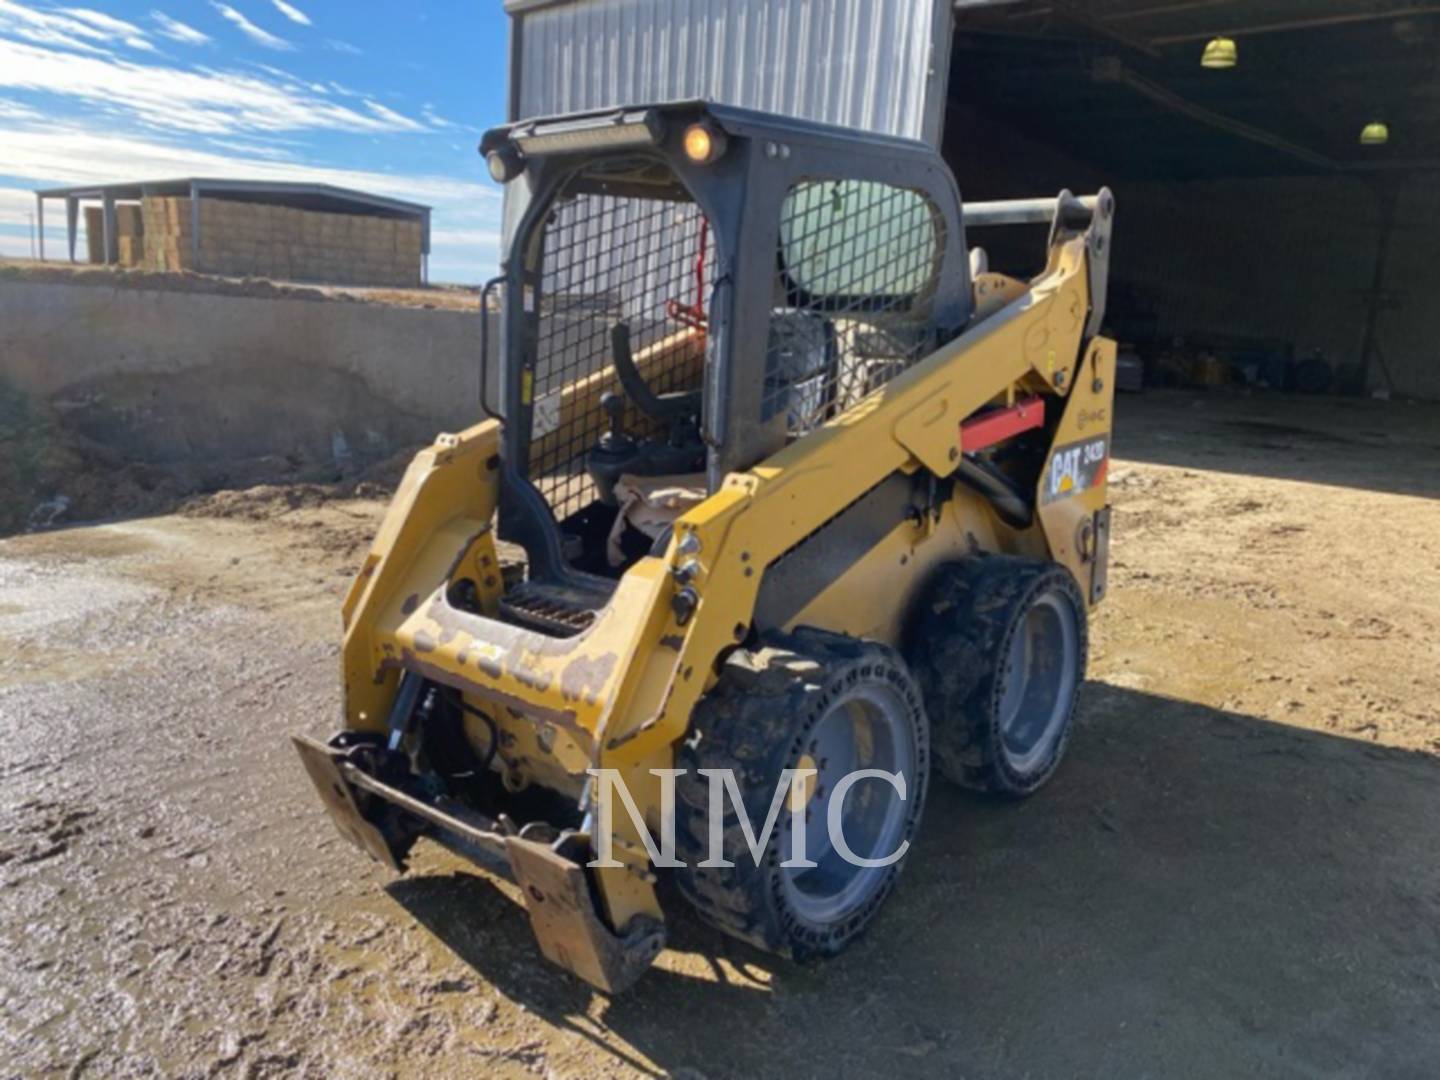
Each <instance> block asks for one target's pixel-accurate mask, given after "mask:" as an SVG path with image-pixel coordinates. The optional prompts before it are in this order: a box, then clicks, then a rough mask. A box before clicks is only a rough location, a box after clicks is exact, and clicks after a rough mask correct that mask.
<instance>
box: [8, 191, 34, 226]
mask: <svg viewBox="0 0 1440 1080" xmlns="http://www.w3.org/2000/svg"><path fill="white" fill-rule="evenodd" d="M34 212H35V193H34V192H33V191H26V190H25V189H24V188H13V187H0V221H8V222H11V223H14V222H24V221H26V220H28V219H27V218H26V217H25V215H26V214H33V213H34Z"/></svg>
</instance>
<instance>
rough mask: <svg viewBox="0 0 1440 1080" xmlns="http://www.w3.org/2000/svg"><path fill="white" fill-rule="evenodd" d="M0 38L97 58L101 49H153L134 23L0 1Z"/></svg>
mask: <svg viewBox="0 0 1440 1080" xmlns="http://www.w3.org/2000/svg"><path fill="white" fill-rule="evenodd" d="M0 34H3V35H7V36H9V37H12V38H19V39H20V40H22V41H29V42H32V43H34V44H36V45H50V46H54V47H56V48H61V49H70V50H73V51H75V52H88V53H97V54H98V53H103V52H104V51H105V50H104V49H102V48H100V46H102V45H114V44H123V45H127V46H129V47H130V48H132V49H141V50H145V51H153V50H154V48H155V47H154V46H153V45H151V44H150V42H149V41H148V40H146V37H145V32H144V31H143V30H141V29H140V28H139V27H138V26H136V25H135V24H134V23H128V22H126V21H125V20H123V19H117V18H115V17H114V16H111V15H106V14H104V13H103V12H99V11H92V10H91V9H90V8H62V9H60V10H59V11H42V10H39V9H36V8H31V7H26V6H25V5H24V4H17V3H15V2H14V0H0Z"/></svg>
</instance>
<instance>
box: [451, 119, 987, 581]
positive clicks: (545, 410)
mask: <svg viewBox="0 0 1440 1080" xmlns="http://www.w3.org/2000/svg"><path fill="white" fill-rule="evenodd" d="M480 148H481V152H482V153H483V154H484V155H485V156H486V159H487V162H488V163H489V165H490V171H491V175H492V176H493V177H494V178H495V179H496V180H498V181H501V182H504V183H507V184H509V185H510V190H509V191H508V192H507V197H508V199H509V201H510V206H509V209H508V215H509V218H508V220H509V221H510V222H511V223H512V227H511V228H510V229H509V236H508V248H507V251H506V254H505V258H504V261H503V263H502V274H501V278H500V279H498V280H500V281H503V283H504V285H505V290H504V304H503V308H502V311H503V322H502V333H501V350H500V351H501V358H502V363H501V370H500V379H499V384H500V399H501V406H500V410H499V411H500V413H501V418H502V419H503V421H504V426H505V431H504V436H503V440H502V450H501V459H502V461H501V493H500V504H499V535H500V536H501V537H502V538H503V539H506V540H510V541H513V542H515V543H517V544H519V545H520V546H521V547H523V548H524V550H525V552H526V555H527V559H528V564H529V577H530V580H531V581H534V582H539V583H548V584H549V585H550V586H551V587H554V588H559V589H562V590H564V591H565V593H566V597H567V599H569V600H575V599H576V598H577V597H578V598H579V600H578V602H579V603H581V604H582V605H583V604H584V603H585V600H584V597H586V596H589V597H590V598H591V599H592V601H593V603H594V605H595V606H599V605H602V604H603V603H604V598H605V596H606V595H607V594H608V592H609V589H610V587H611V584H612V581H613V578H612V579H611V580H607V577H606V575H605V573H604V570H603V568H602V567H601V566H599V565H598V562H597V556H595V554H594V549H595V548H596V546H597V543H598V544H599V546H600V547H602V548H603V547H604V546H605V545H604V543H603V537H604V536H605V535H606V534H607V532H608V533H611V534H612V538H611V539H612V542H611V545H610V551H611V555H612V560H611V561H612V564H613V562H614V556H615V554H616V550H617V544H616V542H615V541H614V533H618V532H619V530H618V529H616V527H615V526H614V521H615V516H616V504H617V502H618V501H619V500H618V499H617V497H616V494H615V485H616V481H617V480H619V479H620V478H621V476H622V475H627V473H630V474H633V473H638V474H639V475H642V476H646V477H652V478H660V480H661V481H662V482H663V481H667V480H670V479H676V478H680V477H683V476H686V475H687V474H688V476H689V478H690V479H691V480H692V481H694V483H693V486H692V488H691V489H690V490H691V491H692V492H693V497H703V496H705V495H708V494H713V493H714V492H715V491H716V490H718V488H719V487H720V485H721V484H722V483H723V482H724V479H725V477H726V476H727V475H728V474H730V473H733V472H739V471H743V470H745V469H748V468H750V467H752V466H754V465H756V464H757V463H759V462H761V461H763V460H764V459H765V458H767V457H769V456H770V455H771V454H773V453H775V452H777V451H778V450H780V449H782V448H783V447H784V446H785V445H786V444H787V442H789V441H791V440H792V439H794V438H796V437H799V436H800V435H803V434H805V433H807V432H808V431H810V430H813V429H814V428H816V427H819V426H821V425H822V424H823V423H825V422H827V421H828V420H830V419H833V418H834V417H835V416H837V415H839V414H840V413H841V412H843V411H845V410H846V409H847V408H849V407H851V406H852V405H854V404H855V403H856V402H858V401H859V400H860V399H861V398H863V397H864V396H866V395H867V394H869V393H871V392H874V391H876V390H878V389H879V388H880V386H882V385H883V383H884V382H885V381H887V380H888V378H890V377H891V376H893V375H894V374H898V373H899V372H900V371H902V370H904V368H905V367H907V366H909V364H911V363H914V362H916V361H918V360H919V359H922V358H923V357H924V356H926V355H928V354H929V353H930V352H931V351H933V350H934V349H935V348H936V347H938V346H939V345H940V344H943V343H944V342H945V341H948V340H949V339H950V338H952V337H954V336H955V335H956V334H958V333H959V332H960V331H961V330H962V329H964V327H965V325H966V324H967V322H968V320H969V319H970V316H971V314H972V300H971V291H970V281H969V274H970V271H969V259H968V256H967V253H966V246H965V235H964V230H963V223H962V218H961V203H960V194H959V191H958V190H957V188H956V185H955V181H954V177H953V174H952V173H951V171H950V169H949V167H948V166H947V165H946V164H945V163H944V161H943V160H942V159H941V158H940V156H939V154H938V153H937V152H936V151H935V150H934V149H933V148H931V147H930V146H928V145H926V144H923V143H919V142H914V141H910V140H904V139H897V138H891V137H886V136H878V135H874V134H869V133H860V132H854V131H850V130H848V129H842V128H836V127H831V126H828V125H821V124H814V123H810V122H807V121H801V120H788V119H785V118H781V117H776V116H773V115H769V114H763V113H757V112H753V111H750V110H746V109H738V108H732V107H727V106H719V105H713V104H708V103H703V102H679V103H670V104H659V105H651V106H642V107H631V108H625V109H616V110H608V111H602V112H593V113H585V114H577V115H572V116H566V117H559V118H553V119H540V120H528V121H524V122H521V123H516V124H510V125H506V126H503V127H499V128H495V129H493V130H491V131H489V132H487V133H486V135H485V136H484V139H483V140H482V142H481V147H480ZM487 362H488V358H487ZM632 539H633V538H632ZM668 541H669V536H668V534H667V533H665V532H659V533H658V535H657V536H655V538H654V550H653V553H656V554H662V553H663V551H664V548H665V546H666V545H667V544H668ZM585 552H588V553H589V554H588V557H583V558H582V557H578V556H582V554H583V553H585ZM644 553H645V552H643V551H641V552H640V554H644ZM620 565H621V566H622V567H623V566H624V565H628V564H626V563H624V562H623V560H622V562H621V564H620ZM597 571H598V572H597ZM551 599H552V600H553V599H554V598H553V597H552V598H551Z"/></svg>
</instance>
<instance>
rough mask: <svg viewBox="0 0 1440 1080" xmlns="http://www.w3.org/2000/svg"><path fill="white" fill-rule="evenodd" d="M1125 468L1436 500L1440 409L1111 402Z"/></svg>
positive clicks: (1164, 393) (1164, 394)
mask: <svg viewBox="0 0 1440 1080" xmlns="http://www.w3.org/2000/svg"><path fill="white" fill-rule="evenodd" d="M1115 413H1116V421H1115V453H1116V454H1117V456H1119V457H1120V458H1122V459H1125V460H1128V461H1144V462H1149V463H1151V464H1154V465H1170V466H1174V467H1177V468H1186V469H1200V470H1205V471H1214V472H1228V473H1242V474H1245V475H1250V476H1263V477H1270V478H1272V479H1276V480H1298V481H1303V482H1307V483H1313V484H1327V485H1332V486H1341V487H1353V488H1363V489H1366V490H1369V491H1382V492H1390V493H1393V494H1397V495H1418V496H1421V497H1424V498H1431V499H1434V498H1440V471H1437V470H1436V468H1435V461H1436V460H1437V458H1440V404H1437V403H1435V402H1404V401H1373V400H1370V399H1369V398H1351V397H1335V396H1330V395H1314V394H1309V395H1307V394H1279V393H1270V392H1254V393H1244V392H1236V391H1230V390H1212V391H1185V390H1146V391H1145V392H1144V393H1142V394H1121V395H1120V396H1119V397H1118V398H1117V399H1116V402H1115Z"/></svg>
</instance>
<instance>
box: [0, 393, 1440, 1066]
mask: <svg viewBox="0 0 1440 1080" xmlns="http://www.w3.org/2000/svg"><path fill="white" fill-rule="evenodd" d="M1117 413H1118V424H1119V434H1118V452H1119V455H1120V456H1119V459H1118V460H1117V461H1116V463H1115V466H1114V469H1113V472H1112V480H1113V495H1114V502H1115V505H1116V515H1115V530H1114V532H1115V539H1114V546H1113V550H1112V567H1113V570H1112V584H1111V591H1110V596H1109V599H1108V600H1107V601H1106V604H1105V605H1104V607H1103V608H1102V609H1101V610H1100V611H1099V612H1098V613H1097V615H1096V618H1095V623H1094V645H1095V648H1094V656H1093V659H1092V666H1091V681H1090V682H1089V683H1088V684H1087V686H1086V688H1085V690H1084V695H1083V698H1082V708H1081V713H1080V718H1079V731H1078V735H1077V738H1076V740H1075V743H1074V745H1073V749H1072V751H1071V756H1070V758H1069V759H1068V761H1067V763H1066V766H1065V768H1064V769H1063V770H1062V772H1061V774H1060V776H1059V777H1058V778H1057V780H1056V781H1055V782H1054V783H1053V784H1052V785H1051V786H1050V787H1048V788H1047V789H1046V790H1045V791H1044V792H1043V793H1042V794H1041V795H1039V796H1037V797H1036V798H1034V799H1032V800H1030V801H1027V802H1025V803H1020V804H1005V805H1000V804H996V803H992V802H987V801H985V800H981V799H977V798H972V797H970V796H968V795H964V794H961V793H957V792H953V791H948V790H945V789H943V788H936V789H933V791H932V798H931V802H930V804H929V806H928V808H927V814H926V822H925V827H924V829H923V831H922V835H921V838H920V841H919V843H918V845H917V849H916V851H915V855H914V858H913V859H912V861H911V863H910V864H909V869H908V870H907V873H906V878H905V880H904V882H903V883H902V884H901V886H900V888H899V890H898V891H897V893H896V895H895V896H894V898H893V899H892V900H891V902H890V904H889V905H888V907H887V909H886V912H885V914H884V916H883V917H882V918H881V919H880V921H879V922H878V924H877V925H876V927H875V928H874V930H873V931H872V932H871V933H870V934H869V935H868V936H867V937H866V938H865V939H864V940H862V941H861V942H860V943H859V944H858V945H857V946H856V947H855V948H853V949H852V950H850V951H849V952H848V953H847V954H846V955H845V956H843V957H842V958H840V959H839V960H837V961H834V962H831V963H829V964H825V965H822V966H818V967H804V968H802V967H796V966H794V965H791V964H787V963H783V962H779V961H777V960H775V959H774V958H772V957H769V956H767V955H765V954H762V953H759V952H756V951H754V950H751V949H749V948H746V947H744V946H741V945H738V944H736V943H734V942H731V941H729V940H728V939H725V938H723V937H721V936H719V935H718V934H716V933H715V932H713V931H711V930H709V929H708V928H706V927H705V926H703V925H702V924H700V923H698V922H697V921H696V920H694V919H693V918H691V917H689V916H688V915H687V914H686V913H685V912H684V910H683V907H681V906H680V905H679V902H678V901H677V902H676V906H675V909H674V911H675V917H674V919H673V921H672V926H671V948H670V949H668V950H667V951H666V953H665V954H664V956H663V957H662V958H661V961H660V963H659V965H658V966H657V968H656V970H654V971H652V972H651V973H649V974H648V975H647V976H646V977H645V979H644V980H643V981H642V982H641V983H640V984H639V985H638V986H637V987H636V988H635V989H634V990H633V991H632V992H631V993H629V994H628V995H625V996H622V997H620V998H618V999H615V1000H613V1001H612V1000H610V999H607V998H606V997H604V996H603V995H599V994H596V993H592V992H591V991H590V990H589V989H588V988H586V987H585V986H583V985H581V984H579V983H578V982H576V981H575V980H573V979H571V978H569V977H568V976H566V975H565V974H563V973H562V972H560V971H558V970H556V969H554V968H551V967H550V966H548V965H547V964H546V963H545V962H544V961H543V960H542V959H541V958H540V957H539V955H538V953H537V951H536V948H535V946H534V944H533V942H532V940H531V938H530V935H529V931H528V926H527V922H526V919H525V916H524V914H523V912H522V911H521V909H520V908H519V907H518V906H517V905H516V904H515V903H514V899H513V890H512V888H511V886H509V885H508V884H507V883H505V882H503V881H500V880H498V879H496V878H494V877H492V876H490V875H488V874H486V873H484V872H482V871H479V870H475V869H473V868H470V867H468V866H466V865H465V864H462V863H460V862H458V861H456V860H454V859H453V858H452V857H451V856H449V855H447V854H445V853H444V852H441V851H439V850H438V849H434V848H427V849H426V850H425V851H424V852H423V854H422V856H421V858H420V859H419V865H418V867H417V869H416V870H415V871H414V872H412V873H411V874H410V875H408V876H407V877H405V878H403V879H398V880H391V879H390V878H389V877H388V876H387V875H385V874H384V873H383V872H382V871H380V870H379V869H378V868H375V867H373V864H370V863H368V862H367V860H365V858H364V857H363V856H362V855H360V854H359V853H358V852H356V851H355V850H353V849H352V848H349V847H348V846H346V845H345V844H344V843H343V842H342V841H341V840H339V838H338V837H337V836H336V835H335V834H334V832H333V830H332V829H331V827H330V825H329V823H328V821H327V820H326V819H325V817H324V814H323V811H322V810H321V809H320V806H319V804H318V802H317V801H316V800H315V798H314V796H313V794H312V792H311V791H310V789H309V784H308V781H307V780H306V779H305V777H304V775H303V772H302V770H301V768H300V766H299V763H298V761H297V760H296V759H295V757H294V754H293V752H292V751H291V749H290V747H289V746H288V744H287V740H286V738H285V736H286V734H287V733H289V732H291V731H296V730H300V731H308V732H311V733H313V734H317V735H322V734H325V733H326V732H327V731H328V730H329V729H330V727H331V725H332V723H333V718H334V716H335V714H336V710H337V707H338V687H337V683H336V668H337V662H338V661H337V646H336V642H337V639H338V616H337V610H338V605H339V598H340V596H341V595H342V593H343V590H344V588H345V586H346V584H347V583H348V577H349V574H350V573H351V572H353V570H354V568H355V567H356V565H357V563H358V561H359V558H360V556H361V554H362V553H363V551H364V548H365V546H366V545H367V543H368V539H369V534H370V532H371V530H372V529H373V526H374V523H375V521H376V519H377V517H378V515H379V513H380V511H381V509H382V507H381V504H380V503H379V502H377V501H375V500H373V499H350V500H335V499H319V500H314V499H295V498H289V499H287V498H285V497H284V495H283V493H279V492H271V493H266V492H259V493H253V494H248V495H243V496H233V497H216V498H215V499H214V500H213V501H212V502H211V503H209V504H206V505H201V506H200V507H198V508H192V511H191V512H190V513H188V514H186V515H184V516H172V517H161V518H149V519H136V520H130V521H124V522H117V523H113V524H107V525H100V526H93V527H88V528H72V529H67V530H63V531H57V532H51V533H44V534H36V535H31V536H23V537H15V538H12V539H10V540H7V541H3V542H0V950H3V952H4V954H5V961H4V963H0V1076H8V1075H11V1074H13V1075H16V1076H57V1077H58V1076H80V1075H105V1076H121V1077H124V1076H149V1075H185V1076H202V1075H204V1076H209V1075H218V1076H232V1075H233V1076H268V1075H277V1076H278V1075H286V1076H290V1075H301V1076H317V1077H344V1076H366V1077H369V1076H375V1075H391V1074H393V1075H397V1076H426V1077H448V1076H462V1075H467V1076H468V1075H487V1076H502V1077H504V1076H557V1077H572V1076H573V1077H582V1076H583V1077H590V1076H606V1075H617V1076H621V1075H623V1076H628V1075H657V1074H666V1073H670V1074H675V1075H679V1076H686V1077H689V1078H690V1080H695V1078H697V1077H702V1076H703V1077H713V1078H718V1077H725V1076H737V1077H739V1076H755V1075H782V1074H783V1075H788V1076H795V1075H800V1076H811V1075H842V1076H875V1075H894V1074H897V1073H904V1074H912V1075H921V1076H936V1077H939V1076H947V1077H949V1076H971V1077H979V1076H1003V1077H1011V1076H1014V1077H1025V1076H1054V1075H1067V1076H1115V1075H1125V1076H1138V1075H1149V1076H1181V1075H1184V1076H1192V1075H1240V1074H1246V1075H1266V1076H1283V1077H1288V1076H1296V1077H1301V1076H1374V1075H1384V1076H1397V1077H1406V1076H1414V1077H1417V1078H1418V1077H1428V1076H1433V1075H1434V1071H1435V1062H1436V1061H1437V1060H1440V829H1437V827H1436V824H1437V822H1440V763H1437V755H1440V706H1437V704H1436V703H1437V701H1440V647H1437V644H1436V643H1437V641H1440V501H1437V496H1440V474H1437V472H1436V470H1435V467H1434V462H1435V461H1436V460H1437V454H1440V409H1437V408H1436V407H1433V406H1418V405H1405V404H1400V403H1385V404H1381V403H1375V402H1365V401H1359V402H1353V401H1338V400H1320V399H1308V400H1307V399H1289V398H1273V397H1271V398H1264V397H1255V398H1241V397H1222V396H1219V395H1213V394H1212V395H1209V396H1204V395H1188V394H1150V395H1146V396H1144V397H1140V398H1125V399H1123V400H1122V401H1121V402H1120V403H1119V407H1118V409H1117ZM1280 417H1283V420H1282V419H1279V418H1280Z"/></svg>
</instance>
